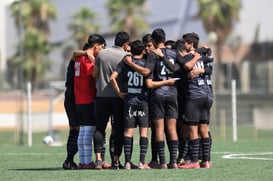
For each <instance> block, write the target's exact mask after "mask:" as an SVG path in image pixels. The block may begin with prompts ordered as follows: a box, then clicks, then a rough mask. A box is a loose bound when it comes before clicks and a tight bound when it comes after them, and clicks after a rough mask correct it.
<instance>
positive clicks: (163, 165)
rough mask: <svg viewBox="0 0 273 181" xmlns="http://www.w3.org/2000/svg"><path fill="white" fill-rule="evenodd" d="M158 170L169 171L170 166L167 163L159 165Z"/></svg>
mask: <svg viewBox="0 0 273 181" xmlns="http://www.w3.org/2000/svg"><path fill="white" fill-rule="evenodd" d="M157 168H158V169H168V166H167V164H166V163H162V164H158V167H157Z"/></svg>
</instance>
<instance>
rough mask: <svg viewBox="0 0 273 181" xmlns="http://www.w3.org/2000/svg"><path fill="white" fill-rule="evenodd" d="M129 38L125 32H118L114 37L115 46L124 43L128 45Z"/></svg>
mask: <svg viewBox="0 0 273 181" xmlns="http://www.w3.org/2000/svg"><path fill="white" fill-rule="evenodd" d="M129 40H130V36H129V34H128V33H127V32H125V31H120V32H118V33H117V34H116V36H115V46H120V47H121V46H122V45H123V44H124V43H129Z"/></svg>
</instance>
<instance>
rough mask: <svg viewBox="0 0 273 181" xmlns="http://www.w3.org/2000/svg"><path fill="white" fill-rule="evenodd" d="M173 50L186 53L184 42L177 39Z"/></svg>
mask: <svg viewBox="0 0 273 181" xmlns="http://www.w3.org/2000/svg"><path fill="white" fill-rule="evenodd" d="M173 48H174V49H175V50H176V51H179V52H182V51H186V47H185V41H184V40H183V39H179V40H177V41H176V42H175V43H174V45H173Z"/></svg>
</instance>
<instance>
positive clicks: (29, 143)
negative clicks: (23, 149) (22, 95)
mask: <svg viewBox="0 0 273 181" xmlns="http://www.w3.org/2000/svg"><path fill="white" fill-rule="evenodd" d="M27 123H28V127H27V128H28V131H27V132H28V146H29V147H31V146H32V117H31V83H30V82H28V83H27Z"/></svg>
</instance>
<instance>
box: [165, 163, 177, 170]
mask: <svg viewBox="0 0 273 181" xmlns="http://www.w3.org/2000/svg"><path fill="white" fill-rule="evenodd" d="M167 166H168V169H177V168H178V167H177V164H176V163H173V164H170V163H169V164H168V165H167Z"/></svg>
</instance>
